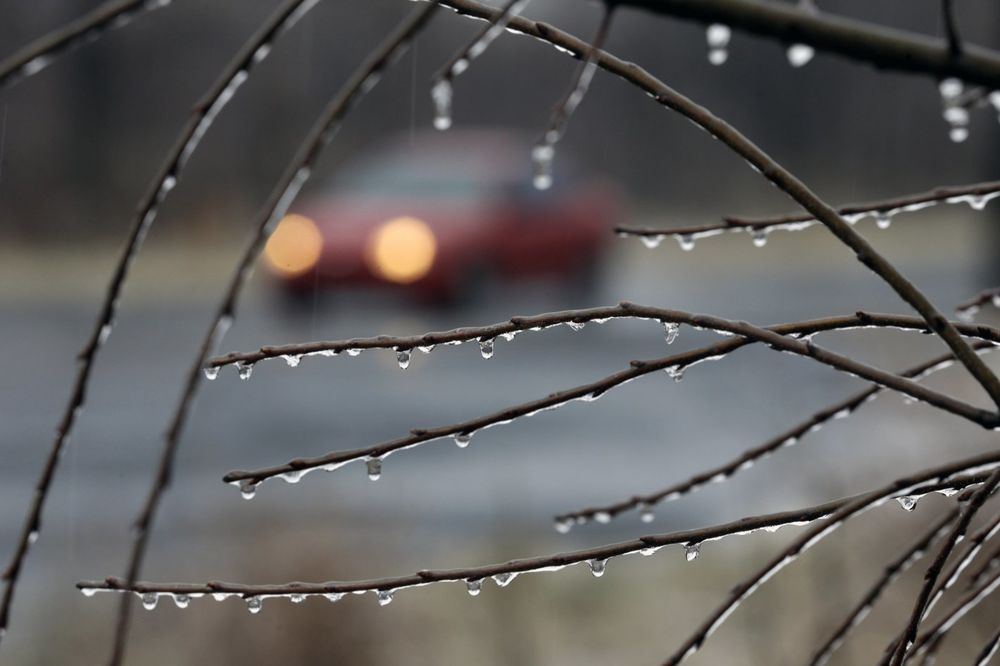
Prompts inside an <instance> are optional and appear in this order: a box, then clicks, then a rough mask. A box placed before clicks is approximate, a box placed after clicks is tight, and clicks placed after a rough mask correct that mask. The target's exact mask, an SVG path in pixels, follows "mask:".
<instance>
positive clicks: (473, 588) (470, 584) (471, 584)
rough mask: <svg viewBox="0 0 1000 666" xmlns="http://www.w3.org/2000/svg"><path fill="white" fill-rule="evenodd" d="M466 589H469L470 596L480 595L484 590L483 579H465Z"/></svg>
mask: <svg viewBox="0 0 1000 666" xmlns="http://www.w3.org/2000/svg"><path fill="white" fill-rule="evenodd" d="M465 589H467V590H468V591H469V595H470V596H473V597H475V596H478V595H479V593H480V592H482V591H483V579H482V578H479V579H477V580H467V581H465Z"/></svg>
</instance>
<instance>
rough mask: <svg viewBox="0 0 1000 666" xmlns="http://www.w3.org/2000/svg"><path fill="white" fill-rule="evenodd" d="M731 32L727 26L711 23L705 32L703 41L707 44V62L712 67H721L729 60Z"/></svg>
mask: <svg viewBox="0 0 1000 666" xmlns="http://www.w3.org/2000/svg"><path fill="white" fill-rule="evenodd" d="M731 36H732V30H730V29H729V26H728V25H723V24H722V23H713V24H711V25H710V26H708V28H706V30H705V40H706V42H707V43H708V62H710V63H711V64H713V65H721V64H723V63H725V62H726V60H728V59H729V51H728V50H727V48H726V47H727V46H729V39H730V37H731Z"/></svg>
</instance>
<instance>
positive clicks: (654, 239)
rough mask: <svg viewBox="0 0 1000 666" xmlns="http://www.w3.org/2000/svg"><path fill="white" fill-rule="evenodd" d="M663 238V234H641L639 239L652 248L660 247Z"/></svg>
mask: <svg viewBox="0 0 1000 666" xmlns="http://www.w3.org/2000/svg"><path fill="white" fill-rule="evenodd" d="M663 238H664V236H663V234H653V235H647V236H639V240H640V241H641V242H642V244H643V245H645V246H646V247H648V248H649V249H650V250H653V249H655V248H658V247H659V246H660V243H662V242H663Z"/></svg>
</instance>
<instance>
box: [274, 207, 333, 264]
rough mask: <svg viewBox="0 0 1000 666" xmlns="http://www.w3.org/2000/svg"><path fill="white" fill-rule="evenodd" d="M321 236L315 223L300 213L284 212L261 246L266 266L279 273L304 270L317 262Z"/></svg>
mask: <svg viewBox="0 0 1000 666" xmlns="http://www.w3.org/2000/svg"><path fill="white" fill-rule="evenodd" d="M322 251H323V235H322V234H321V233H320V231H319V229H318V228H317V227H316V223H315V222H313V221H312V220H310V219H309V218H308V217H305V216H303V215H286V216H285V217H284V218H282V220H281V223H279V224H278V228H277V229H275V230H274V233H273V234H271V238H270V239H269V240H268V241H267V245H266V246H265V247H264V258H265V259H266V260H267V265H268V266H269V267H270V268H271V270H273V271H274V272H275V273H277V274H278V275H283V276H285V277H293V276H295V275H300V274H302V273H305V272H306V271H308V270H309V269H311V268H312V267H313V266H315V265H316V262H317V261H319V256H320V253H321V252H322Z"/></svg>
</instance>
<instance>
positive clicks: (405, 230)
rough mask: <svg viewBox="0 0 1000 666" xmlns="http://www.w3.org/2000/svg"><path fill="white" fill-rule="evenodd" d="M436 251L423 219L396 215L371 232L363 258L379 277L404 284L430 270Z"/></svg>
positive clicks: (435, 243) (429, 231) (413, 280)
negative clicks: (364, 257)
mask: <svg viewBox="0 0 1000 666" xmlns="http://www.w3.org/2000/svg"><path fill="white" fill-rule="evenodd" d="M436 253H437V241H436V240H435V239H434V232H432V231H431V228H430V227H429V226H427V223H426V222H423V221H421V220H418V219H417V218H415V217H396V218H393V219H391V220H389V221H388V222H386V223H384V224H383V225H382V226H380V227H379V228H378V229H376V230H375V232H374V233H373V234H372V235H371V238H370V239H369V241H368V251H367V253H366V259H367V260H368V265H369V267H370V268H371V269H372V271H373V272H374V273H375V274H376V275H378V276H379V277H381V278H383V279H385V280H389V281H390V282H398V283H400V284H407V283H410V282H415V281H417V280H419V279H420V278H422V277H424V276H425V275H427V273H428V272H430V270H431V266H432V265H433V264H434V255H435V254H436Z"/></svg>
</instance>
